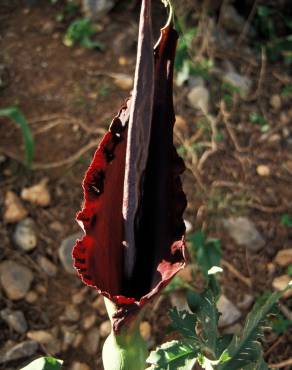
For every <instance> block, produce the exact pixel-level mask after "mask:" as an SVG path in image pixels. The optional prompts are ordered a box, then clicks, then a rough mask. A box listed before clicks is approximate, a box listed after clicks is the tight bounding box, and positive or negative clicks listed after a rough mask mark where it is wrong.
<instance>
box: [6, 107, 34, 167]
mask: <svg viewBox="0 0 292 370" xmlns="http://www.w3.org/2000/svg"><path fill="white" fill-rule="evenodd" d="M0 117H7V118H10V119H11V120H12V121H14V122H15V123H16V124H17V125H18V126H19V127H20V129H21V132H22V138H23V142H24V148H25V162H26V164H27V166H28V167H29V166H30V165H31V163H32V161H33V157H34V139H33V136H32V133H31V130H30V127H29V124H28V122H27V120H26V118H25V117H24V115H23V114H22V112H21V111H20V110H19V109H18V108H17V107H8V108H4V109H0Z"/></svg>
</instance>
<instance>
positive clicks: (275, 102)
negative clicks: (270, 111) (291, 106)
mask: <svg viewBox="0 0 292 370" xmlns="http://www.w3.org/2000/svg"><path fill="white" fill-rule="evenodd" d="M270 104H271V107H272V108H274V109H275V110H279V109H281V106H282V101H281V97H280V95H272V96H271V99H270Z"/></svg>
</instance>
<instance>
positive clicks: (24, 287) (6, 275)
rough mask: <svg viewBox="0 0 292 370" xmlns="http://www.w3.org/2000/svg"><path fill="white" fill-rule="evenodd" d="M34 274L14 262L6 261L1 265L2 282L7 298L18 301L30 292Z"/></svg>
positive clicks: (0, 277)
mask: <svg viewBox="0 0 292 370" xmlns="http://www.w3.org/2000/svg"><path fill="white" fill-rule="evenodd" d="M32 280H33V274H32V272H31V270H30V269H29V268H27V267H25V266H23V265H19V264H18V263H16V262H14V261H4V262H3V263H2V264H1V265H0V282H1V285H2V288H3V290H4V292H5V293H6V295H7V297H8V298H9V299H11V300H18V299H22V298H24V297H25V295H26V293H27V292H28V291H29V288H30V285H31V282H32Z"/></svg>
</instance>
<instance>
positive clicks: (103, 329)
mask: <svg viewBox="0 0 292 370" xmlns="http://www.w3.org/2000/svg"><path fill="white" fill-rule="evenodd" d="M111 331H112V324H111V322H110V320H106V321H104V322H102V323H101V324H100V327H99V334H100V337H101V338H106V337H108V336H109V335H110V333H111Z"/></svg>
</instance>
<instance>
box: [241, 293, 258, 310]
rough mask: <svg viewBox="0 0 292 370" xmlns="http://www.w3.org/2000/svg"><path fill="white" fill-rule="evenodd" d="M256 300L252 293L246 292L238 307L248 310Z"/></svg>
mask: <svg viewBox="0 0 292 370" xmlns="http://www.w3.org/2000/svg"><path fill="white" fill-rule="evenodd" d="M253 302H254V297H253V296H252V295H250V294H244V296H243V298H242V300H241V301H240V302H238V303H237V307H238V308H240V309H241V310H248V309H249V308H250V307H251V305H252V304H253Z"/></svg>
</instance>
